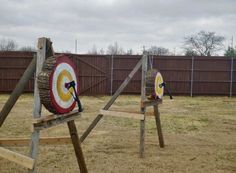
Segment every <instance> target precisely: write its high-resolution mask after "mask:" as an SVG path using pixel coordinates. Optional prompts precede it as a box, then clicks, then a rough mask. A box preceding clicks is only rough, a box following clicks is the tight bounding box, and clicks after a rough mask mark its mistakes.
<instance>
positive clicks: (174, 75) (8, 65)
mask: <svg viewBox="0 0 236 173" xmlns="http://www.w3.org/2000/svg"><path fill="white" fill-rule="evenodd" d="M33 54H34V53H29V52H0V92H11V91H12V90H13V89H14V87H15V85H16V83H17V82H18V80H19V79H20V77H21V75H22V74H23V72H24V71H25V69H26V68H27V66H28V64H29V63H30V61H31V59H32V57H33ZM68 56H69V57H70V58H71V59H72V60H73V61H74V63H75V64H76V67H77V69H78V74H77V75H78V81H79V91H80V93H81V94H83V95H102V94H110V93H111V89H112V92H113V93H114V92H115V91H116V89H117V88H118V87H119V86H120V84H121V83H122V82H123V80H124V79H125V78H126V77H127V75H128V74H129V73H130V71H131V70H132V69H133V67H134V66H135V65H136V63H137V62H138V61H139V60H140V58H141V56H140V55H131V56H130V55H116V56H113V68H112V58H111V57H112V56H111V55H76V54H68ZM235 61H236V59H235V58H234V64H233V69H234V71H233V73H232V74H233V81H232V95H235V94H236V62H235ZM152 62H153V67H154V68H158V69H159V70H160V71H161V73H162V74H163V77H164V80H165V81H166V82H167V84H168V86H169V87H170V89H171V91H172V93H173V94H185V95H190V94H191V88H192V89H193V90H192V91H193V92H192V93H193V95H211V94H214V95H229V94H230V84H231V63H232V62H231V58H226V57H194V59H193V58H192V57H186V56H154V57H153V61H152ZM193 62H194V63H193ZM192 63H193V64H192ZM192 65H193V71H192ZM192 72H193V74H192ZM112 73H113V75H112ZM192 76H193V82H192V83H191V77H192ZM191 84H192V85H191ZM140 86H141V70H139V71H138V72H137V74H135V76H134V78H133V79H132V80H131V82H130V84H128V86H127V88H126V89H125V91H124V93H135V94H138V93H140ZM191 86H192V87H191ZM25 91H26V92H32V91H33V78H32V79H31V81H30V82H29V83H28V84H27V86H26V88H25Z"/></svg>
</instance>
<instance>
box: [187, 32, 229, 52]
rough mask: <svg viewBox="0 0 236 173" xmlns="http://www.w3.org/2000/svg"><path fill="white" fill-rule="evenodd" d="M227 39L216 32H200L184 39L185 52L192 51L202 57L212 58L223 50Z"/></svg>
mask: <svg viewBox="0 0 236 173" xmlns="http://www.w3.org/2000/svg"><path fill="white" fill-rule="evenodd" d="M224 40H225V38H224V37H223V36H220V35H216V34H215V32H207V31H200V32H198V33H197V34H195V35H190V36H187V37H185V38H184V49H185V51H186V52H187V51H191V52H193V53H194V54H197V55H201V56H211V55H212V54H214V53H216V52H217V51H219V50H221V49H222V48H223V46H224V45H223V41H224Z"/></svg>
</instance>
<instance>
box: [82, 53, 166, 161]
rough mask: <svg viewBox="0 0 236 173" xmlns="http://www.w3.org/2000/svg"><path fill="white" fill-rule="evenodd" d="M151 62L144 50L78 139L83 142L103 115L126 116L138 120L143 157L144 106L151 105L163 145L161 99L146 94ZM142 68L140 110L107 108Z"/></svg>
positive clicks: (142, 155) (162, 144)
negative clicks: (159, 107)
mask: <svg viewBox="0 0 236 173" xmlns="http://www.w3.org/2000/svg"><path fill="white" fill-rule="evenodd" d="M151 66H152V65H151V63H150V62H149V61H148V52H144V53H143V56H142V58H141V59H140V60H139V62H138V63H137V64H136V66H135V67H134V68H133V70H132V71H131V72H130V73H129V75H128V76H127V77H126V79H125V80H124V81H123V83H122V84H121V85H120V87H119V88H118V89H117V90H116V92H115V93H114V95H113V96H112V97H111V98H110V100H109V101H108V102H107V104H106V105H105V106H104V107H103V109H101V110H100V111H99V113H98V115H97V117H96V118H95V119H94V120H93V122H92V123H91V124H90V125H89V127H88V128H87V129H86V131H85V132H84V133H83V135H82V136H81V138H80V140H81V142H83V141H84V140H85V138H86V137H87V136H88V135H89V133H90V132H91V131H92V130H93V128H94V127H95V126H96V125H97V123H98V122H99V121H100V120H101V119H102V117H103V115H107V116H115V117H127V118H133V119H138V120H140V150H139V152H140V157H141V158H142V157H144V139H145V119H146V108H147V107H149V106H152V107H153V109H154V115H155V121H156V127H157V133H158V138H159V145H160V147H161V148H163V147H164V139H163V135H162V128H161V121H160V112H159V109H158V105H159V104H161V103H162V99H158V100H148V99H147V96H146V89H147V88H146V74H147V70H149V69H151ZM140 68H141V69H142V83H141V106H140V112H139V113H137V112H124V111H114V110H113V111H112V110H109V108H110V107H111V106H112V104H113V103H114V102H115V100H116V99H117V98H118V96H119V95H120V94H121V93H122V91H123V90H124V89H125V87H126V86H127V85H128V84H129V82H130V80H131V79H132V78H133V76H134V75H135V73H136V72H137V71H138V70H139V69H140Z"/></svg>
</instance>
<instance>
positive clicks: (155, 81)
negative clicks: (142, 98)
mask: <svg viewBox="0 0 236 173" xmlns="http://www.w3.org/2000/svg"><path fill="white" fill-rule="evenodd" d="M163 94H164V83H163V78H162V75H161V73H160V72H159V71H158V70H157V69H150V70H148V71H147V73H146V95H147V96H149V97H150V98H152V99H157V98H159V99H161V98H162V97H163Z"/></svg>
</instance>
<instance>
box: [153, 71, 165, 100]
mask: <svg viewBox="0 0 236 173" xmlns="http://www.w3.org/2000/svg"><path fill="white" fill-rule="evenodd" d="M162 83H163V79H162V77H161V75H157V76H156V79H155V84H156V85H155V92H156V95H157V96H158V97H159V98H161V97H162V95H163V91H164V90H163V87H160V85H161V84H162Z"/></svg>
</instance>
